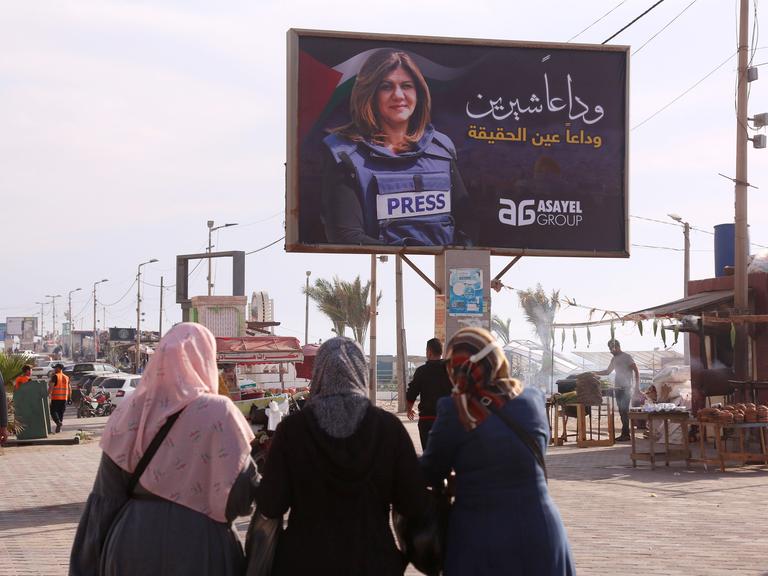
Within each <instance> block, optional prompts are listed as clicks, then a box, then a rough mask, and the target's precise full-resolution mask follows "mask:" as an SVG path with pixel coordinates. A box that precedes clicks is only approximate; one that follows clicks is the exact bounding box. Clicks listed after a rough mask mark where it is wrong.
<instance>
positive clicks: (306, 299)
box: [304, 270, 312, 346]
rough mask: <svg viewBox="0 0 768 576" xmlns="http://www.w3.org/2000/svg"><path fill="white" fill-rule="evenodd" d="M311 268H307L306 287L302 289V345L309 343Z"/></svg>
mask: <svg viewBox="0 0 768 576" xmlns="http://www.w3.org/2000/svg"><path fill="white" fill-rule="evenodd" d="M310 276H312V270H307V287H306V288H305V289H304V346H306V345H307V344H309V277H310Z"/></svg>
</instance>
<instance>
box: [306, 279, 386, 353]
mask: <svg viewBox="0 0 768 576" xmlns="http://www.w3.org/2000/svg"><path fill="white" fill-rule="evenodd" d="M304 291H305V293H306V294H309V297H310V298H312V300H314V301H315V303H316V304H317V307H318V308H319V309H320V311H321V312H322V313H323V314H325V315H326V316H328V318H329V319H330V320H331V322H332V323H333V331H334V332H335V333H336V334H337V335H339V336H344V333H345V330H346V328H347V327H349V328H351V329H352V334H353V337H354V339H355V340H356V341H357V343H358V344H360V346H363V345H364V342H365V337H366V334H367V333H368V324H369V323H370V321H371V305H370V303H369V300H368V297H369V294H370V291H371V283H370V281H369V282H366V283H365V284H363V283H362V282H361V280H360V276H359V275H358V276H357V277H356V278H355V279H354V280H353V281H352V282H347V281H346V280H339V278H338V277H337V276H334V278H333V283H331V282H329V281H328V280H323V279H322V278H318V279H317V280H315V285H314V286H311V287H310V288H309V290H308V291H307V290H306V288H305V289H304ZM379 301H381V292H379V294H378V296H377V298H376V302H377V303H378V302H379Z"/></svg>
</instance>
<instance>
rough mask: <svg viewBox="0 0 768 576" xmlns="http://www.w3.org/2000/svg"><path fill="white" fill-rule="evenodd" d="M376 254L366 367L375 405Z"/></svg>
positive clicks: (373, 262)
mask: <svg viewBox="0 0 768 576" xmlns="http://www.w3.org/2000/svg"><path fill="white" fill-rule="evenodd" d="M376 290H377V288H376V254H371V285H370V291H369V292H368V296H369V298H370V301H371V304H370V306H369V309H370V313H371V318H370V321H369V322H370V330H371V342H370V345H369V346H368V355H369V356H370V359H371V360H370V363H369V367H368V369H369V370H370V372H369V375H368V398H369V399H370V400H371V402H372V403H373V405H374V406H375V405H376V364H377V362H376V360H377V358H376V313H377V312H376Z"/></svg>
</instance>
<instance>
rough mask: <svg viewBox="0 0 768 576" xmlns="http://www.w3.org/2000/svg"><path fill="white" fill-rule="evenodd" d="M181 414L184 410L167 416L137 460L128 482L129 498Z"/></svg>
mask: <svg viewBox="0 0 768 576" xmlns="http://www.w3.org/2000/svg"><path fill="white" fill-rule="evenodd" d="M182 412H184V408H182V409H181V410H179V411H178V412H176V413H175V414H171V415H170V416H168V419H167V420H166V421H165V423H164V424H163V425H162V427H161V428H160V430H158V431H157V434H155V437H154V438H152V442H150V443H149V447H147V450H146V452H144V455H143V456H142V457H141V460H139V463H138V464H137V465H136V469H135V470H134V471H133V474H131V479H130V480H129V481H128V488H127V492H128V497H129V498H130V497H132V496H133V490H134V489H135V488H136V484H138V483H139V478H141V475H142V474H144V470H146V469H147V466H149V463H150V461H151V460H152V457H153V456H154V455H155V452H157V449H158V448H160V444H162V443H163V440H165V437H166V436H167V435H168V432H169V431H170V429H171V426H173V423H174V422H176V419H177V418H178V417H179V415H181V413H182Z"/></svg>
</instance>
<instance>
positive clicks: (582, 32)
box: [566, 0, 627, 43]
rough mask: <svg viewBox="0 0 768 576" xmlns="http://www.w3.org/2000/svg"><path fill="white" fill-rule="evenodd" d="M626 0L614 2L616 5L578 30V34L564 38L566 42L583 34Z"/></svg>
mask: <svg viewBox="0 0 768 576" xmlns="http://www.w3.org/2000/svg"><path fill="white" fill-rule="evenodd" d="M626 1H627V0H621V2H619V3H618V4H616V6H614V7H613V8H611V9H610V10H608V12H606V13H605V14H603V15H602V16H600V18H598V19H597V20H595V21H594V22H592V24H590V25H589V26H587V27H586V28H584V30H582V31H581V32H579V33H578V34H576V35H574V36H571V37H570V38H569V39H568V40H566V43H568V42H570V41H571V40H574V39H576V38H578V37H579V36H581V35H582V34H584V32H586V31H587V30H589V29H590V28H592V26H594V25H595V24H597V23H598V22H600V21H601V20H602V19H603V18H605V17H606V16H608V14H610V13H611V12H613V11H614V10H616V8H618V7H619V6H621V5H622V4H624V3H625V2H626Z"/></svg>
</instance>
